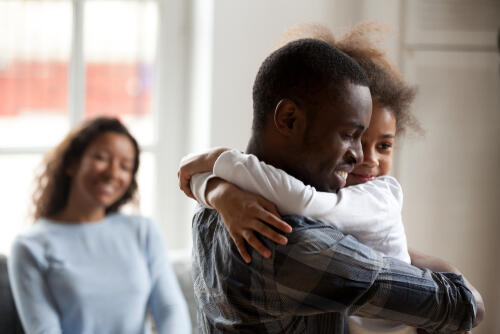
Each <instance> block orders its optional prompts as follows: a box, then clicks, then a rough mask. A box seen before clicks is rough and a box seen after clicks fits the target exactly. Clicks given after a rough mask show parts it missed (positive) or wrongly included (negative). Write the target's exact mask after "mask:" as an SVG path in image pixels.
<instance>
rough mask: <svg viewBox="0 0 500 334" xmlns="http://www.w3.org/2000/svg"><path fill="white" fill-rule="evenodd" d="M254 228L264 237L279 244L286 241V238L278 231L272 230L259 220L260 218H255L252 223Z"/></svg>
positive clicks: (284, 243)
mask: <svg viewBox="0 0 500 334" xmlns="http://www.w3.org/2000/svg"><path fill="white" fill-rule="evenodd" d="M252 225H253V226H254V230H255V231H256V232H259V233H260V234H261V235H263V236H264V237H266V238H268V239H270V240H272V241H274V242H275V243H277V244H280V245H286V243H287V242H288V239H287V238H285V237H284V236H283V235H281V234H279V233H278V232H276V231H274V230H273V229H272V228H270V227H269V226H267V225H266V224H264V223H263V222H261V221H260V220H257V219H255V220H254V224H252Z"/></svg>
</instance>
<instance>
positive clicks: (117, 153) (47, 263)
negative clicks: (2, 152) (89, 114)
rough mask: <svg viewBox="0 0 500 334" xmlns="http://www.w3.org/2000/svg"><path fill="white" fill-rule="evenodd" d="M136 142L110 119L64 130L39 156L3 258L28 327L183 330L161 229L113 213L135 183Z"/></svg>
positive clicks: (182, 308) (186, 329) (186, 325)
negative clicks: (24, 216)
mask: <svg viewBox="0 0 500 334" xmlns="http://www.w3.org/2000/svg"><path fill="white" fill-rule="evenodd" d="M139 153H140V152H139V147H138V145H137V142H136V140H135V139H134V138H133V137H132V135H131V134H130V133H129V132H128V130H127V129H126V128H125V127H124V126H123V125H122V124H121V123H120V122H119V121H118V120H117V119H113V118H97V119H94V120H91V121H88V122H86V123H84V124H83V125H82V126H81V127H79V128H78V129H76V130H74V131H73V132H71V133H70V134H69V135H68V136H67V137H66V139H64V141H63V142H62V143H61V144H59V145H58V146H57V147H56V148H55V150H54V151H53V152H51V153H50V154H48V155H47V157H46V160H45V170H44V173H43V175H42V176H41V178H40V179H39V184H38V192H37V193H36V194H35V195H36V196H35V197H34V199H35V207H36V208H35V210H36V211H35V219H36V221H35V224H34V225H33V226H32V227H31V229H30V230H29V231H28V232H26V233H24V234H22V235H20V236H19V237H18V238H17V239H16V241H15V243H14V245H13V247H12V253H11V258H10V259H9V276H10V282H12V291H13V295H14V300H15V303H16V307H17V310H18V312H19V315H20V318H21V321H22V324H23V327H24V329H25V331H26V332H27V333H42V332H43V333H137V334H139V333H150V326H148V322H147V314H148V312H150V313H151V315H152V318H153V319H154V323H155V327H156V329H157V332H158V333H174V332H175V333H190V332H191V328H190V321H189V315H188V312H187V307H186V303H185V301H184V298H183V296H182V293H181V290H180V288H179V285H178V283H177V280H176V278H175V275H174V272H173V270H172V268H171V267H170V265H169V263H168V259H167V253H166V249H165V245H164V241H163V238H162V237H161V232H160V230H159V229H158V227H156V225H155V224H153V222H152V221H151V220H149V219H147V218H145V217H141V216H133V215H124V214H120V213H119V212H118V211H119V209H120V208H121V207H122V205H124V204H125V203H127V202H129V201H130V200H131V199H132V198H133V197H134V195H135V193H136V190H137V181H136V174H137V170H138V168H139Z"/></svg>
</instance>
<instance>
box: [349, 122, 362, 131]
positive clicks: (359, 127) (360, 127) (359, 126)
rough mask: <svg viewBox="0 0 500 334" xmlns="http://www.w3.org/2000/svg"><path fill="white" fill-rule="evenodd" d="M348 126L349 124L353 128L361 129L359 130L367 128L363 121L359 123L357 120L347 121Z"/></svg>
mask: <svg viewBox="0 0 500 334" xmlns="http://www.w3.org/2000/svg"><path fill="white" fill-rule="evenodd" d="M346 126H349V127H351V128H356V129H359V130H364V129H365V126H364V125H363V124H361V123H357V122H351V121H348V122H347V123H346Z"/></svg>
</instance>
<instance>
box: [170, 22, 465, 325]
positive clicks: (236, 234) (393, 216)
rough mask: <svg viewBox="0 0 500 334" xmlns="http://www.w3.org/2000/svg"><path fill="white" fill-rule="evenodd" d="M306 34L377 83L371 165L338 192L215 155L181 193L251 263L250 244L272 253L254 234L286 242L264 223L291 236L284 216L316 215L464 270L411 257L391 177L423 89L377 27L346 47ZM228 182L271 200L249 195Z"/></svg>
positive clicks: (186, 165) (191, 165)
mask: <svg viewBox="0 0 500 334" xmlns="http://www.w3.org/2000/svg"><path fill="white" fill-rule="evenodd" d="M305 28H306V30H307V29H309V30H308V32H306V33H304V31H305V30H304V27H300V28H298V30H297V29H295V32H297V31H298V32H300V35H301V36H300V37H314V38H320V39H322V40H325V41H327V42H329V43H331V44H333V45H335V46H336V47H338V48H339V49H341V50H342V51H344V52H346V53H347V54H349V55H350V56H352V57H353V58H354V59H356V60H357V61H358V62H359V63H360V65H361V66H362V67H363V68H364V69H365V71H366V73H367V74H368V76H369V78H370V91H371V94H372V99H373V110H372V118H371V122H370V125H369V127H368V129H367V130H366V132H365V133H364V135H363V137H362V140H361V142H362V146H363V154H364V159H363V161H362V162H361V163H359V164H358V165H357V166H356V167H355V168H354V170H353V171H352V172H351V173H349V175H344V176H345V177H347V180H346V181H347V185H348V186H351V187H347V188H344V189H342V190H340V191H339V192H338V193H337V194H333V193H322V192H317V191H316V190H315V189H314V188H312V187H310V186H306V185H304V184H303V183H302V182H301V181H299V180H297V179H295V178H293V177H292V176H290V175H287V174H286V173H285V172H283V171H281V170H278V169H276V168H274V167H272V166H269V165H266V164H265V163H263V162H260V161H258V159H257V158H256V157H255V156H251V155H245V154H241V153H239V152H236V151H230V150H227V149H214V150H211V151H209V152H207V153H205V154H201V155H198V156H194V157H188V158H186V159H184V161H183V162H182V163H181V168H180V171H179V179H180V186H181V189H182V190H183V191H184V192H185V193H186V194H187V195H188V196H191V197H193V195H194V197H196V199H197V200H198V201H199V202H200V203H202V204H204V205H205V206H207V207H210V203H212V204H214V206H215V208H216V209H217V210H218V211H219V213H220V214H221V216H222V218H223V220H224V223H225V224H226V227H227V228H228V231H229V233H230V234H231V236H232V237H233V239H234V240H235V243H236V245H237V247H238V250H239V251H240V253H241V255H242V257H243V258H244V259H245V261H247V262H249V261H250V260H251V259H250V256H249V255H248V252H247V251H246V247H245V243H244V241H243V239H245V240H246V241H247V242H248V243H249V244H250V245H252V246H253V247H254V248H255V249H256V250H257V251H258V252H259V253H260V254H262V255H263V256H265V257H268V256H270V255H271V254H270V252H269V250H268V249H267V248H266V247H265V246H264V245H263V244H262V242H260V241H259V239H258V238H255V236H254V232H258V233H259V234H262V235H264V236H266V237H268V238H270V239H271V240H273V241H275V242H278V243H281V244H285V243H286V238H285V237H284V236H283V235H281V234H279V233H277V232H276V231H275V230H273V229H271V228H270V227H269V226H268V225H266V224H264V223H263V222H265V223H267V224H269V225H272V226H274V227H276V228H277V229H279V230H281V231H283V232H285V233H286V232H289V231H290V230H291V229H290V226H288V225H287V224H286V223H285V222H283V221H281V220H280V219H279V218H278V217H279V214H278V211H279V213H280V214H299V215H304V216H310V217H313V218H317V219H319V220H321V221H323V222H324V223H327V224H333V225H334V226H336V227H337V228H338V229H339V230H340V231H342V232H343V233H345V234H350V235H353V236H355V237H356V238H358V240H359V241H361V242H363V243H365V244H367V245H368V246H370V247H372V248H373V249H375V250H378V251H380V252H381V253H383V254H385V255H386V256H391V257H395V258H398V259H400V260H402V261H405V262H408V263H409V262H410V255H411V262H412V263H413V264H414V265H417V266H425V267H427V268H429V269H432V270H436V271H451V272H458V271H457V270H456V268H454V267H452V266H449V265H447V264H446V263H444V262H442V261H440V260H438V259H434V258H430V257H426V256H424V255H421V254H418V253H416V252H410V254H409V252H408V249H407V243H406V236H405V232H404V227H403V224H402V220H401V209H402V191H401V187H400V185H399V183H398V182H397V181H396V180H395V179H394V178H392V177H389V176H387V174H388V173H389V171H390V168H391V164H392V159H393V147H394V144H395V140H396V137H397V136H399V135H401V134H402V133H403V132H404V130H405V129H406V127H407V126H408V125H414V124H415V122H414V121H413V119H412V117H411V114H410V113H409V106H410V104H411V101H412V100H413V97H414V94H415V90H414V89H413V88H411V87H409V86H408V85H407V84H406V83H404V82H403V81H402V80H401V78H400V77H399V75H398V74H397V73H396V72H395V71H394V70H393V69H392V68H391V67H390V66H389V64H388V63H387V61H386V60H385V56H384V54H383V53H382V52H381V51H379V50H378V49H377V48H375V47H374V46H373V44H372V43H371V42H370V40H369V39H368V35H369V33H370V32H371V31H372V30H373V29H372V26H371V25H370V24H361V25H358V26H356V27H355V28H354V29H353V30H352V31H351V32H350V33H349V34H348V35H347V36H346V37H345V38H344V39H342V40H341V41H339V42H335V41H334V39H333V37H332V35H331V34H330V33H329V32H328V31H327V30H326V29H324V28H321V27H318V26H307V27H305ZM205 171H209V172H211V173H208V174H205V175H201V176H200V175H195V176H194V177H193V178H192V179H191V176H193V175H194V174H195V173H200V172H205ZM220 179H223V180H225V181H227V182H230V183H232V184H234V185H236V186H238V187H239V188H241V189H243V190H245V191H250V192H252V193H255V194H257V195H260V196H263V197H264V198H265V199H262V198H260V197H258V196H256V195H250V194H243V193H242V192H241V191H240V190H239V189H238V188H236V187H234V186H232V185H230V184H228V183H226V182H221V181H220ZM190 181H191V182H190ZM189 186H191V189H190V187H189ZM191 190H192V192H191ZM212 199H213V200H212ZM215 199H218V200H215ZM274 205H276V207H277V208H276V207H274ZM355 322H356V323H358V324H361V325H362V327H364V328H366V329H369V330H372V331H384V332H386V331H393V330H395V329H398V328H399V327H400V326H397V325H395V324H394V323H390V322H387V321H382V320H378V319H361V318H356V319H355Z"/></svg>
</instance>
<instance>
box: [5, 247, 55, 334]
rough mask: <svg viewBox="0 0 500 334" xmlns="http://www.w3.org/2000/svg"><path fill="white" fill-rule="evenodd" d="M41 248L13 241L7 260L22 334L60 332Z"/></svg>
mask: <svg viewBox="0 0 500 334" xmlns="http://www.w3.org/2000/svg"><path fill="white" fill-rule="evenodd" d="M42 252H43V250H42V248H41V247H40V248H39V249H36V247H29V246H28V245H27V244H26V243H25V242H24V241H23V240H20V239H18V240H16V242H15V243H14V245H13V247H12V250H11V255H10V257H9V259H8V269H9V280H10V284H11V287H12V294H13V296H14V301H15V304H16V308H17V311H18V313H19V317H20V318H21V322H22V324H23V328H24V330H25V331H26V333H50V334H53V333H54V334H56V333H62V329H61V325H60V321H59V314H58V312H57V309H56V306H55V303H54V301H53V298H52V295H51V293H50V291H49V287H48V285H47V282H46V281H45V278H44V277H45V275H44V273H43V272H42V270H43V267H44V266H45V265H46V264H44V263H40V261H39V259H42V258H43V256H42Z"/></svg>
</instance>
